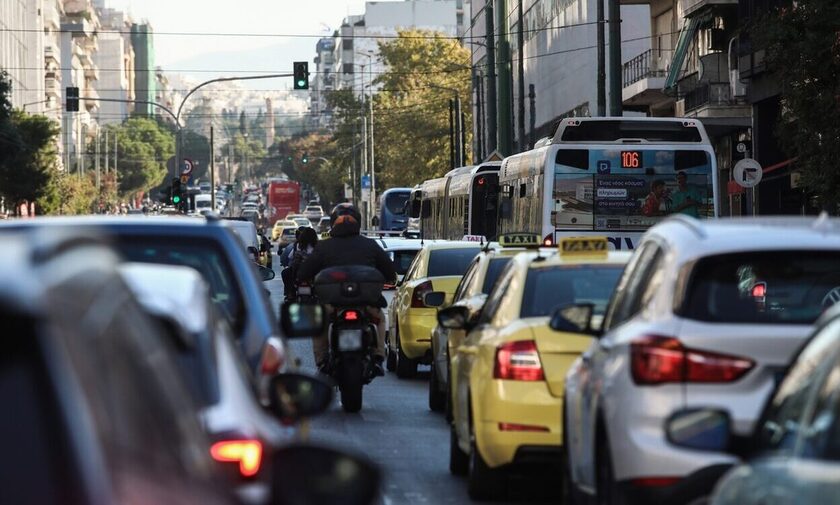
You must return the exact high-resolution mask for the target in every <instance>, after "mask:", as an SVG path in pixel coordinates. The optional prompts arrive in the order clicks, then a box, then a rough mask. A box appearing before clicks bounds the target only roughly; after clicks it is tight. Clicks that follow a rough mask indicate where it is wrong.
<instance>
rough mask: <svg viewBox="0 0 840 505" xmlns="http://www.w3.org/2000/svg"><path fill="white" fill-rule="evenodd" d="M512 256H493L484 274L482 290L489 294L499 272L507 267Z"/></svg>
mask: <svg viewBox="0 0 840 505" xmlns="http://www.w3.org/2000/svg"><path fill="white" fill-rule="evenodd" d="M510 260H511V258H493V259H492V260H490V264H489V265H487V273H486V274H485V275H484V285H483V286H482V287H481V292H482V293H484V294H485V295H489V294H490V291H491V290H492V289H493V286H494V285H495V284H496V279H498V278H499V274H501V273H502V270H504V269H505V265H507V264H508V263H510Z"/></svg>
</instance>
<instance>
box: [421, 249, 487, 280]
mask: <svg viewBox="0 0 840 505" xmlns="http://www.w3.org/2000/svg"><path fill="white" fill-rule="evenodd" d="M479 251H480V249H479V248H478V247H464V248H458V249H437V250H435V251H432V252H431V255H430V257H429V272H428V276H429V277H444V276H447V275H464V272H466V271H467V267H468V266H470V261H472V260H473V258H475V255H476V254H478V253H479Z"/></svg>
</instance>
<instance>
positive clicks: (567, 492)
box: [560, 405, 585, 505]
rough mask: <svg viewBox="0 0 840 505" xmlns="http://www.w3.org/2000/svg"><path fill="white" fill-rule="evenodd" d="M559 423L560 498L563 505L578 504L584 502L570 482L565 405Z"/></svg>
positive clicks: (569, 451) (569, 456)
mask: <svg viewBox="0 0 840 505" xmlns="http://www.w3.org/2000/svg"><path fill="white" fill-rule="evenodd" d="M561 415H562V416H563V417H562V418H561V419H560V425H561V426H562V430H563V461H562V465H563V483H562V484H561V486H562V489H561V492H562V499H563V503H564V504H565V505H578V504H580V503H585V502H584V501H583V500H582V499H581V497H580V495H579V491H578V489H577V487H576V486H575V484H574V483H573V482H572V466H571V463H570V462H571V450H570V449H569V432H568V430H566V419H568V417H567V416H566V407H565V405H564V407H563V411H562V414H561Z"/></svg>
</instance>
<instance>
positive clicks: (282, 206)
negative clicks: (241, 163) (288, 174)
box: [266, 181, 300, 228]
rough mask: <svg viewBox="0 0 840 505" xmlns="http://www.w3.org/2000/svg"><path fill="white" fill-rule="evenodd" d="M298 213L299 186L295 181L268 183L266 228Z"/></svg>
mask: <svg viewBox="0 0 840 505" xmlns="http://www.w3.org/2000/svg"><path fill="white" fill-rule="evenodd" d="M299 211H300V184H299V183H297V182H295V181H272V182H269V183H268V205H267V206H266V212H267V213H268V227H269V228H270V227H272V226H274V223H275V222H276V221H277V220H278V219H283V218H285V217H286V216H287V215H288V214H290V213H295V212H299Z"/></svg>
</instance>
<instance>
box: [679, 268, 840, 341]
mask: <svg viewBox="0 0 840 505" xmlns="http://www.w3.org/2000/svg"><path fill="white" fill-rule="evenodd" d="M838 300H840V251H837V252H835V251H765V252H750V253H740V254H728V255H721V256H712V257H708V258H704V259H702V260H700V261H699V262H698V263H697V265H696V266H695V267H694V270H693V272H692V274H691V279H690V281H689V284H688V288H687V290H686V294H685V299H684V302H683V303H682V308H681V310H680V311H679V312H680V314H681V315H682V316H684V317H686V318H689V319H695V320H698V321H708V322H717V323H758V324H811V323H813V322H814V321H815V320H816V319H817V318H818V317H819V316H820V314H822V312H823V311H824V310H826V309H827V308H829V307H831V306H832V305H834V304H835V303H837V301H838Z"/></svg>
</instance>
